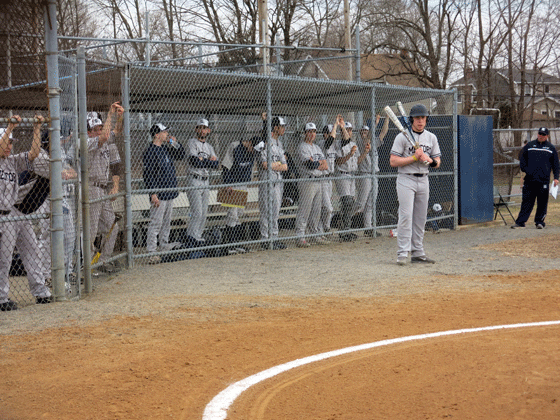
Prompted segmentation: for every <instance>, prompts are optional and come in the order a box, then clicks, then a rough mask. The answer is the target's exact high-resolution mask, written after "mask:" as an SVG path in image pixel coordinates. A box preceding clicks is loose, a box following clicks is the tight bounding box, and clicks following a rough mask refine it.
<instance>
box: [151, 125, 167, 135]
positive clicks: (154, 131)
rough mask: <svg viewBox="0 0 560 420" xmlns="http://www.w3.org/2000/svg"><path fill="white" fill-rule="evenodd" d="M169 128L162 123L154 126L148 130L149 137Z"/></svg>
mask: <svg viewBox="0 0 560 420" xmlns="http://www.w3.org/2000/svg"><path fill="white" fill-rule="evenodd" d="M168 130H169V128H168V127H166V126H165V125H163V124H162V123H158V124H154V125H152V127H151V128H150V135H151V136H152V137H154V136H155V135H156V134H158V133H161V132H162V131H168Z"/></svg>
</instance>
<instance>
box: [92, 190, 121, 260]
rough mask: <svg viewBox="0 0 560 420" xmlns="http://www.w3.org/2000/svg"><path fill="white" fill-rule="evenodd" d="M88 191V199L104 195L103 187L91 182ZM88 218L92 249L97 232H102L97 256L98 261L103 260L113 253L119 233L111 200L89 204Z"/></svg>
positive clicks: (95, 198)
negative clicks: (99, 251)
mask: <svg viewBox="0 0 560 420" xmlns="http://www.w3.org/2000/svg"><path fill="white" fill-rule="evenodd" d="M89 193H90V200H97V199H98V198H101V197H104V196H105V195H106V194H105V190H104V189H103V188H99V187H94V186H93V185H91V184H90V186H89ZM89 218H90V238H91V241H92V249H93V242H94V241H95V238H96V236H97V234H98V233H100V234H102V235H103V238H102V241H101V256H100V257H99V261H100V262H105V261H106V260H107V259H109V258H110V257H111V255H112V254H113V248H114V247H115V242H116V241H117V235H118V234H119V225H118V223H115V212H114V211H113V205H112V204H111V201H110V200H104V201H98V202H96V203H92V204H90V206H89ZM113 224H114V227H113ZM111 228H112V230H111ZM109 231H110V232H111V233H110V235H109V237H107V234H109Z"/></svg>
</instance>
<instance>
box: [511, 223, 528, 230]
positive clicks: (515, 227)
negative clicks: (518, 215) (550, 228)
mask: <svg viewBox="0 0 560 420" xmlns="http://www.w3.org/2000/svg"><path fill="white" fill-rule="evenodd" d="M524 227H525V226H522V225H518V224H517V223H516V224H515V225H512V226H511V228H512V229H517V228H524Z"/></svg>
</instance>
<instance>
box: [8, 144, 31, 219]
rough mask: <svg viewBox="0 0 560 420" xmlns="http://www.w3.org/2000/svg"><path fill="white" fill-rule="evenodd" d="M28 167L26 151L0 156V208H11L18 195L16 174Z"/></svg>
mask: <svg viewBox="0 0 560 420" xmlns="http://www.w3.org/2000/svg"><path fill="white" fill-rule="evenodd" d="M30 169H31V165H30V163H29V160H28V159H27V152H24V153H18V154H17V155H10V156H8V157H7V158H5V159H2V158H0V210H3V211H8V210H11V209H12V206H13V205H14V204H15V202H16V200H17V196H18V189H19V185H18V178H19V177H18V174H19V173H21V172H23V171H27V170H30Z"/></svg>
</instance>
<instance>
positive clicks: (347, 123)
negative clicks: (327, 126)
mask: <svg viewBox="0 0 560 420" xmlns="http://www.w3.org/2000/svg"><path fill="white" fill-rule="evenodd" d="M344 127H345V128H350V129H351V128H352V123H351V122H348V121H346V122H345V123H344Z"/></svg>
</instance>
